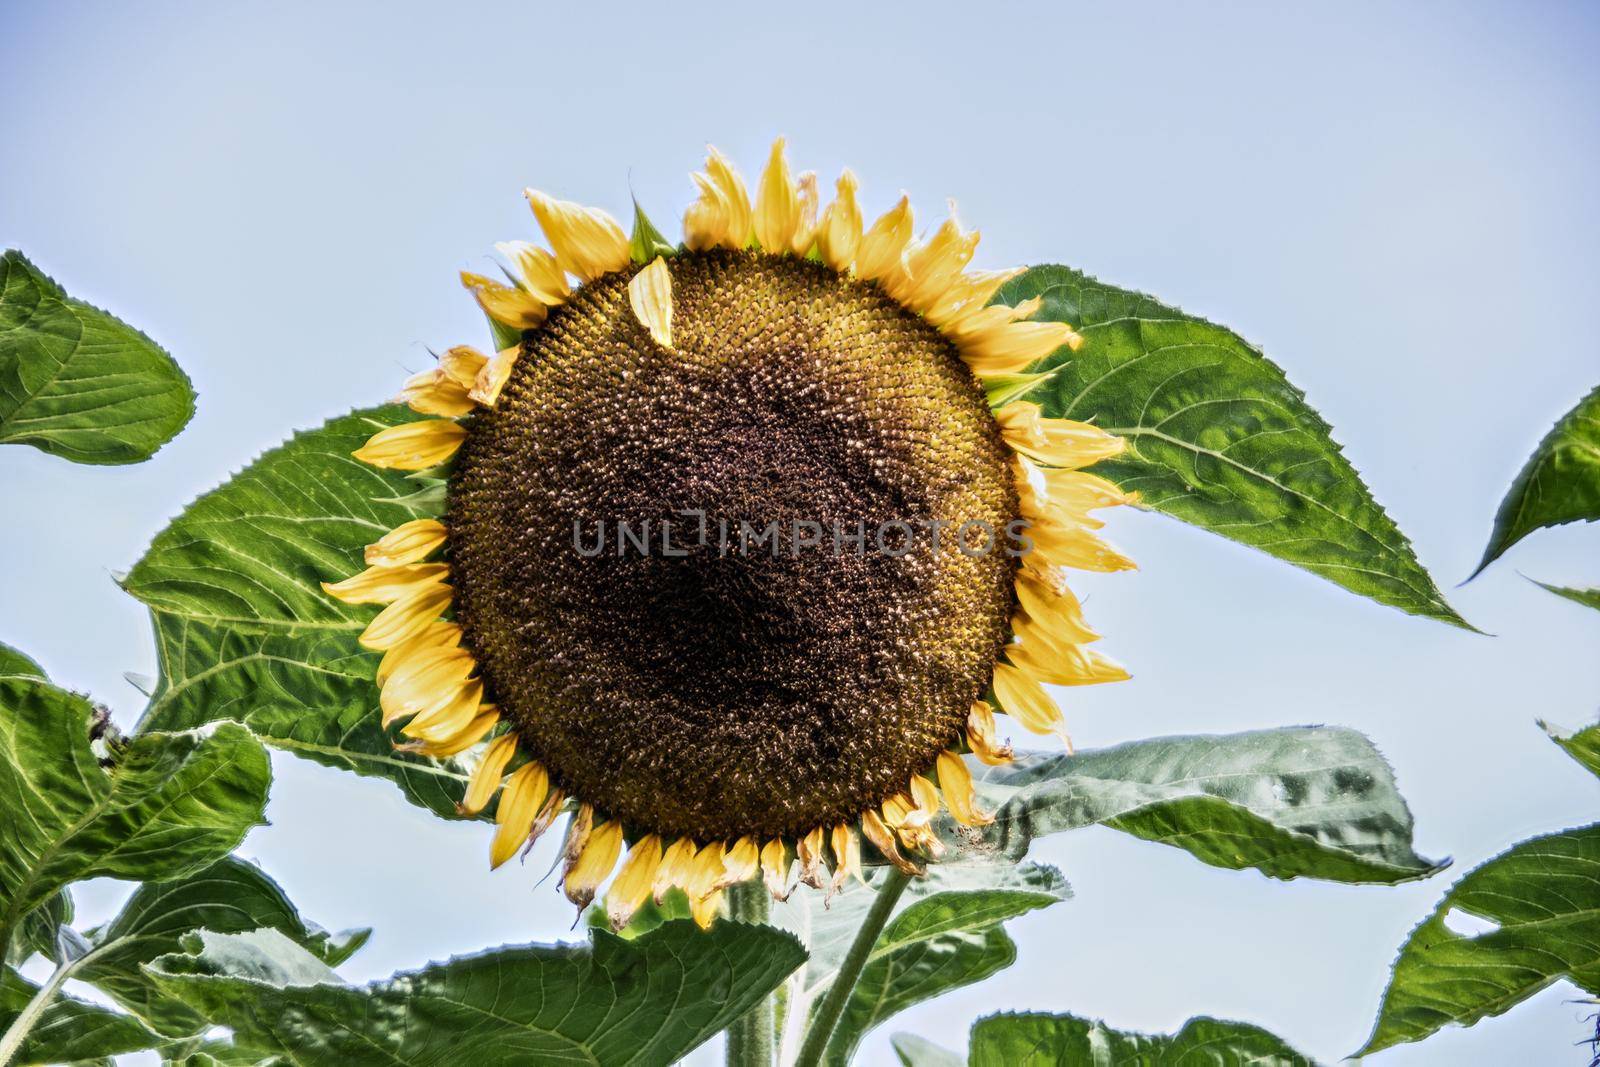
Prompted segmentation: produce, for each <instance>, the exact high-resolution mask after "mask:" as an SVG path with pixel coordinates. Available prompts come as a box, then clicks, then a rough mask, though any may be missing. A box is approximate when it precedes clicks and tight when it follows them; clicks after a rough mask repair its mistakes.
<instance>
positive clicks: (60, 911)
mask: <svg viewBox="0 0 1600 1067" xmlns="http://www.w3.org/2000/svg"><path fill="white" fill-rule="evenodd" d="M72 914H73V906H72V894H71V893H69V892H68V891H67V890H65V889H62V890H59V891H58V892H57V893H56V894H55V895H54V896H51V897H49V898H48V899H46V900H45V902H44V903H43V904H40V905H39V906H38V907H37V908H34V909H33V910H32V911H30V912H28V914H26V915H24V916H23V917H22V921H21V922H20V923H18V924H17V928H16V930H15V931H14V932H13V933H12V935H11V943H10V944H9V945H7V946H6V958H5V963H6V965H7V966H9V967H20V966H22V964H23V963H24V962H25V961H26V960H28V959H29V958H30V957H31V956H33V955H34V953H38V954H39V955H41V956H45V957H48V958H51V959H54V958H55V955H56V938H57V936H58V935H59V934H60V932H61V928H62V927H63V926H71V925H72Z"/></svg>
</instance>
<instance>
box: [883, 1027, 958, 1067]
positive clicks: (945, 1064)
mask: <svg viewBox="0 0 1600 1067" xmlns="http://www.w3.org/2000/svg"><path fill="white" fill-rule="evenodd" d="M889 1043H890V1044H891V1045H892V1046H894V1054H895V1056H896V1057H897V1058H898V1059H899V1060H900V1067H966V1065H967V1058H966V1057H965V1056H962V1055H959V1054H957V1053H954V1052H951V1051H950V1050H949V1049H947V1048H945V1047H944V1046H943V1045H935V1044H934V1043H933V1042H932V1041H929V1040H928V1039H927V1038H925V1037H918V1036H917V1035H916V1034H895V1035H894V1037H892V1038H890V1039H889Z"/></svg>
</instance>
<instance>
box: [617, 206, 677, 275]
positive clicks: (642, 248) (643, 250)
mask: <svg viewBox="0 0 1600 1067" xmlns="http://www.w3.org/2000/svg"><path fill="white" fill-rule="evenodd" d="M628 252H629V254H630V255H632V257H633V261H634V262H635V263H648V262H650V261H651V260H652V259H655V258H656V257H657V256H670V255H673V254H674V253H676V252H677V249H676V248H674V247H673V246H672V242H671V241H669V240H667V238H666V236H665V235H664V234H663V233H662V232H661V231H660V230H658V229H656V226H655V223H653V222H651V221H650V216H648V215H646V214H645V213H644V208H642V207H640V206H639V201H637V200H635V201H634V202H633V236H632V237H630V238H629V239H628Z"/></svg>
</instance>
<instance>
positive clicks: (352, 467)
mask: <svg viewBox="0 0 1600 1067" xmlns="http://www.w3.org/2000/svg"><path fill="white" fill-rule="evenodd" d="M415 418H417V416H416V415H415V414H414V413H412V412H410V411H409V410H408V409H406V408H402V407H398V406H394V405H390V406H387V407H381V408H371V409H368V410H365V411H357V412H353V413H351V414H349V415H344V416H341V417H340V418H336V419H333V420H330V421H329V422H327V423H325V424H324V425H323V426H322V427H320V428H319V429H315V430H307V431H303V432H301V433H298V434H296V435H295V436H294V437H292V438H290V439H289V441H288V442H286V443H285V444H283V445H281V446H279V447H278V448H275V449H272V450H271V451H269V452H267V453H265V454H264V455H262V456H261V457H260V458H259V459H257V460H256V461H255V462H254V463H252V464H250V465H249V466H248V467H246V468H245V469H244V470H242V471H240V472H239V473H238V474H236V475H234V476H233V477H232V478H230V479H229V480H228V481H226V482H224V483H223V484H222V485H221V486H220V487H218V488H216V489H213V490H212V491H211V492H209V493H207V494H205V495H204V496H202V497H200V498H199V499H198V500H196V501H195V502H194V503H192V504H190V505H189V506H188V507H187V508H185V509H184V511H183V514H181V515H179V516H178V517H177V518H176V519H174V520H172V522H171V523H170V524H169V525H168V526H167V528H166V529H165V530H163V531H161V533H159V534H157V535H156V538H155V540H154V541H153V542H151V544H150V548H149V549H148V550H147V551H146V552H145V554H144V557H143V558H142V559H140V560H139V562H138V563H136V564H134V566H133V569H132V570H131V571H129V572H128V576H127V578H125V579H124V580H123V588H124V589H126V590H127V591H128V592H129V593H132V594H133V595H134V596H136V597H138V598H139V599H140V600H142V601H143V602H144V603H145V604H147V605H149V606H150V608H151V609H153V610H155V611H157V612H161V613H163V614H166V615H173V616H176V617H177V618H180V619H184V620H187V621H189V622H197V623H201V624H203V625H206V626H219V627H234V628H238V629H249V630H252V631H257V632H261V633H278V634H295V635H299V634H317V633H340V634H349V635H351V636H352V638H353V637H354V635H355V634H358V633H360V632H361V630H362V629H363V628H364V627H365V626H366V624H367V622H368V621H370V620H371V618H372V616H373V615H374V614H375V612H374V610H373V609H372V608H370V607H367V606H365V605H350V604H344V603H341V602H340V601H337V600H335V599H333V598H332V597H330V596H328V595H327V594H326V593H324V592H323V591H322V589H321V588H320V586H319V585H318V583H319V582H321V581H337V580H339V579H341V578H345V577H348V576H349V575H351V574H354V573H355V572H356V571H359V570H361V569H362V567H363V566H364V564H363V563H362V557H361V552H362V549H363V548H364V547H365V546H366V545H367V544H369V543H370V542H372V541H376V540H377V539H378V538H379V537H382V536H383V535H384V534H385V533H388V532H389V531H390V530H391V529H393V528H394V527H396V526H398V525H400V524H401V523H403V522H406V521H408V520H410V519H415V518H418V517H419V514H420V513H419V512H417V511H416V510H415V509H413V508H409V507H405V506H401V505H397V504H395V503H394V500H395V499H396V498H397V497H401V496H404V495H406V494H408V493H410V492H412V491H413V490H414V489H415V488H416V486H415V484H414V483H412V482H411V481H410V480H409V479H407V478H406V477H404V476H403V475H399V474H395V473H393V472H390V471H382V470H378V469H377V468H375V467H370V466H368V465H367V464H365V463H362V462H360V461H359V460H357V459H355V458H354V457H353V456H352V455H351V454H350V453H351V452H353V451H355V450H356V449H357V448H360V447H361V445H362V444H364V443H365V442H366V440H367V438H369V437H371V436H372V435H373V434H374V433H377V432H378V431H379V430H381V429H384V428H385V427H388V426H394V425H397V424H399V423H403V422H407V421H410V420H413V419H415Z"/></svg>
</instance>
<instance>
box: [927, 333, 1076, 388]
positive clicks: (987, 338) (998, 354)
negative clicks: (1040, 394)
mask: <svg viewBox="0 0 1600 1067" xmlns="http://www.w3.org/2000/svg"><path fill="white" fill-rule="evenodd" d="M1082 341H1083V338H1081V337H1079V336H1078V334H1077V333H1076V332H1075V331H1074V330H1073V329H1072V327H1070V326H1068V325H1066V324H1065V323H1060V322H1003V323H997V324H995V325H993V326H991V327H989V328H987V329H983V330H976V331H973V332H972V333H971V334H970V335H969V336H965V337H961V338H957V339H956V343H957V346H958V347H959V348H960V350H961V358H962V359H963V360H965V361H966V364H967V366H969V367H971V368H972V370H973V373H975V374H978V375H980V376H983V375H990V374H1016V373H1019V372H1021V371H1024V370H1026V369H1027V368H1029V367H1031V366H1033V364H1035V363H1037V362H1038V361H1039V360H1041V359H1043V358H1045V357H1046V356H1048V355H1050V354H1051V353H1053V352H1055V351H1057V350H1058V349H1060V348H1062V347H1066V348H1074V349H1075V348H1077V347H1078V346H1079V344H1081V343H1082Z"/></svg>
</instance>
